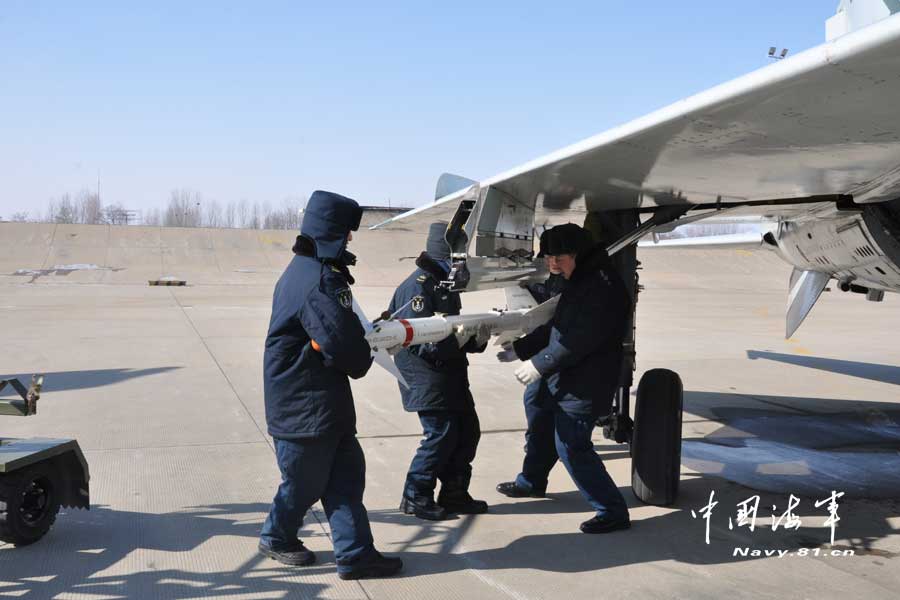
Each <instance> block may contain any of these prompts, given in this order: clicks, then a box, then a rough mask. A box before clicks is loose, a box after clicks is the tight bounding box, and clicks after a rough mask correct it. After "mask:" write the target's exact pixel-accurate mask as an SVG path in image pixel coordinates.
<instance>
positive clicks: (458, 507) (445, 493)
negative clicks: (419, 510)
mask: <svg viewBox="0 0 900 600" xmlns="http://www.w3.org/2000/svg"><path fill="white" fill-rule="evenodd" d="M437 503H438V504H439V505H440V506H442V507H444V510H446V511H447V512H448V513H456V514H458V515H480V514H483V513H486V512H487V511H488V503H487V502H485V501H484V500H476V499H474V498H473V497H472V496H470V495H469V492H468V491H466V490H464V489H454V488H450V489H449V490H448V489H447V486H446V485H444V486H442V487H441V493H440V494H438V500H437Z"/></svg>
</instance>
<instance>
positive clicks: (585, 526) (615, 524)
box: [580, 515, 631, 533]
mask: <svg viewBox="0 0 900 600" xmlns="http://www.w3.org/2000/svg"><path fill="white" fill-rule="evenodd" d="M630 527H631V519H630V518H629V517H628V515H625V516H624V517H614V516H610V515H604V516H602V517H601V516H596V517H594V518H592V519H588V520H587V521H585V522H584V523H582V524H581V527H580V529H581V531H582V532H583V533H610V532H611V531H619V530H620V529H628V528H630Z"/></svg>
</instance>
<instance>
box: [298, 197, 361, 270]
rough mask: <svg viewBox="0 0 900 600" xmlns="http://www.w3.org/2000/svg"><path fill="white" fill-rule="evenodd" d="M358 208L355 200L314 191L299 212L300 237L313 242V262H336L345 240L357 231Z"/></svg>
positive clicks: (359, 218) (340, 254)
mask: <svg viewBox="0 0 900 600" xmlns="http://www.w3.org/2000/svg"><path fill="white" fill-rule="evenodd" d="M360 220H362V208H360V206H359V204H358V203H357V202H356V201H355V200H351V199H350V198H346V197H344V196H341V195H340V194H335V193H333V192H323V191H315V192H313V193H312V195H311V196H310V197H309V202H308V203H307V204H306V210H305V211H304V212H303V223H302V224H301V225H300V234H301V235H303V236H305V237H307V238H309V239H310V240H312V241H313V243H314V244H315V247H316V258H318V259H332V260H338V259H340V257H341V256H342V255H343V253H344V250H345V249H346V248H347V236H348V235H349V234H350V232H351V231H356V230H357V229H359V222H360Z"/></svg>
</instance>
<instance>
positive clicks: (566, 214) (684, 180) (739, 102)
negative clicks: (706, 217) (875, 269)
mask: <svg viewBox="0 0 900 600" xmlns="http://www.w3.org/2000/svg"><path fill="white" fill-rule="evenodd" d="M898 98H900V15H894V16H892V17H889V18H887V19H885V20H883V21H880V22H878V23H875V24H874V25H871V26H868V27H865V28H863V29H860V30H858V31H855V32H852V33H849V34H847V35H844V36H842V37H839V38H837V39H835V40H833V41H830V42H827V43H825V44H823V45H821V46H818V47H815V48H812V49H810V50H808V51H806V52H803V53H800V54H797V55H795V56H793V57H790V58H787V59H785V60H781V61H774V62H773V63H772V64H770V65H769V66H767V67H765V68H762V69H759V70H758V71H755V72H753V73H750V74H748V75H746V76H744V77H740V78H738V79H735V80H733V81H731V82H729V83H725V84H723V85H720V86H717V87H714V88H712V89H710V90H707V91H705V92H702V93H700V94H697V95H695V96H692V97H690V98H687V99H685V100H682V101H680V102H677V103H675V104H673V105H671V106H668V107H666V108H663V109H661V110H658V111H656V112H654V113H652V114H650V115H647V116H645V117H643V118H640V119H637V120H635V121H632V122H630V123H627V124H625V125H622V126H620V127H617V128H615V129H612V130H610V131H607V132H605V133H601V134H599V135H596V136H594V137H591V138H589V139H586V140H584V141H582V142H580V143H577V144H574V145H572V146H569V147H567V148H563V149H562V150H559V151H558V152H554V153H553V154H550V155H548V156H544V157H542V158H539V159H537V160H534V161H531V162H529V163H527V164H525V165H522V166H520V167H518V168H515V169H512V170H510V171H507V172H505V173H502V174H500V175H497V176H496V177H492V178H490V179H487V180H485V181H482V182H480V183H478V184H474V185H471V186H470V187H466V188H463V189H460V190H458V191H456V192H454V193H452V194H450V195H447V196H445V197H443V198H441V199H439V200H437V201H435V202H434V203H432V204H429V205H427V206H424V207H422V208H418V209H416V210H413V211H410V212H407V213H405V214H403V215H400V216H398V217H396V218H394V219H391V220H390V221H387V222H385V223H382V224H380V225H378V226H376V227H377V228H388V229H394V228H400V229H415V230H420V229H421V228H422V227H424V226H425V225H426V224H427V223H429V222H432V221H434V220H438V219H444V220H448V221H450V220H453V219H454V218H457V219H459V218H460V212H461V211H462V212H465V213H466V215H465V217H466V218H467V217H468V216H469V214H474V215H475V216H476V221H477V226H476V227H475V228H472V227H468V226H467V229H469V230H470V231H467V233H468V234H469V239H467V240H466V243H467V244H468V243H471V244H474V245H476V246H477V245H478V243H479V242H478V240H477V239H475V238H489V239H488V240H486V241H484V242H483V243H482V245H483V246H484V250H486V251H488V252H486V253H482V252H480V251H479V250H478V248H475V247H470V248H468V251H469V254H471V255H475V256H477V255H486V254H490V252H489V251H490V250H491V249H493V250H497V249H498V248H505V249H506V250H507V251H510V252H513V251H515V250H516V249H518V248H526V242H527V249H528V250H531V248H532V246H531V244H532V240H531V237H532V235H533V231H534V227H535V226H538V227H540V226H541V225H552V224H555V223H556V222H560V221H562V222H565V221H573V222H581V221H582V220H583V219H584V217H585V216H586V214H587V213H588V212H589V211H590V212H603V211H609V210H616V209H634V208H639V209H652V208H653V207H659V206H667V205H674V204H685V205H701V206H705V207H710V208H715V207H723V206H727V205H729V204H743V205H744V206H742V207H741V208H740V209H739V210H740V214H744V215H756V216H762V217H768V218H776V217H780V216H784V217H790V218H796V217H798V216H800V215H802V214H804V213H805V212H806V211H809V210H810V209H811V208H813V207H815V205H814V204H813V205H812V206H811V203H815V202H816V201H817V200H818V201H833V200H834V199H835V198H836V197H848V198H852V199H853V200H854V201H855V202H857V203H871V202H879V201H884V200H888V199H891V198H896V197H898V196H900V121H898V118H897V99H898ZM821 206H822V204H819V205H818V208H821Z"/></svg>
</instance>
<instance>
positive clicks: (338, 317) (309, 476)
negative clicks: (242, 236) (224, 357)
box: [259, 191, 403, 579]
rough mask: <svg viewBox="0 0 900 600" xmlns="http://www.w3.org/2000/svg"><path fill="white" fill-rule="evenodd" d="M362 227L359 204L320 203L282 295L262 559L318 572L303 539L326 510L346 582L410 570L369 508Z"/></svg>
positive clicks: (272, 371) (309, 214)
mask: <svg viewBox="0 0 900 600" xmlns="http://www.w3.org/2000/svg"><path fill="white" fill-rule="evenodd" d="M361 217H362V210H361V209H360V207H359V205H358V204H357V203H356V202H355V201H353V200H351V199H349V198H345V197H343V196H339V195H338V194H333V193H330V192H321V191H317V192H314V193H313V194H312V196H310V199H309V203H308V204H307V208H306V211H305V213H304V215H303V225H302V227H301V230H300V232H301V235H299V236H298V237H297V243H296V245H295V246H294V254H295V255H296V256H294V258H293V259H292V260H291V262H290V263H289V264H288V266H287V268H286V269H285V271H284V273H283V274H282V276H281V278H280V279H279V280H278V283H277V284H276V286H275V293H274V296H273V299H272V318H271V320H270V323H269V333H268V336H267V337H266V349H265V357H264V364H263V383H264V389H265V403H266V422H267V423H268V430H269V434H270V435H271V436H272V437H273V438H274V440H275V454H276V456H277V459H278V467H279V469H280V470H281V478H282V482H281V485H280V486H279V487H278V491H277V493H276V495H275V499H274V500H273V501H272V509H271V511H270V512H269V516H268V518H267V519H266V522H265V524H264V525H263V529H262V532H261V535H260V541H259V550H260V552H261V553H262V554H264V555H266V556H269V557H271V558H274V559H275V560H278V561H281V562H283V563H285V564H289V565H295V566H301V565H309V564H312V563H313V562H315V555H314V554H313V553H312V552H311V551H310V550H308V549H306V547H305V546H304V545H303V542H301V541H300V540H299V539H297V531H298V530H299V529H300V527H301V526H302V525H303V518H304V516H305V515H306V512H307V511H308V510H309V508H310V507H311V506H312V505H313V504H314V503H315V502H317V501H319V500H321V501H322V506H323V507H324V509H325V515H326V516H327V517H328V522H329V524H330V525H331V536H332V540H333V542H334V556H335V562H336V563H337V570H338V575H339V576H340V577H341V578H342V579H359V578H362V577H383V576H388V575H392V574H394V573H396V572H398V571H399V570H400V569H401V568H402V566H403V563H402V561H401V560H400V559H399V558H388V557H385V556H382V555H381V554H380V553H379V552H378V551H377V550H375V547H374V545H373V541H372V532H371V530H370V528H369V517H368V514H367V513H366V507H365V506H363V490H364V488H365V477H366V463H365V457H364V456H363V451H362V448H361V447H360V445H359V442H358V441H357V439H356V411H355V408H354V406H353V395H352V393H351V391H350V381H349V377H352V378H354V379H358V378H360V377H362V376H363V375H365V374H366V372H367V371H368V370H369V367H370V366H371V364H372V358H371V352H370V350H369V345H368V344H367V343H366V340H365V333H364V331H363V328H362V325H361V324H360V322H359V319H358V318H357V316H356V314H355V313H354V312H353V295H352V293H351V291H350V285H351V284H352V283H353V278H352V277H351V276H350V271H349V266H351V265H353V264H354V263H355V260H356V259H355V257H354V256H353V255H352V254H350V253H349V252H348V251H347V242H349V241H350V240H351V239H352V234H351V231H356V230H357V229H358V228H359V222H360V218H361Z"/></svg>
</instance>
